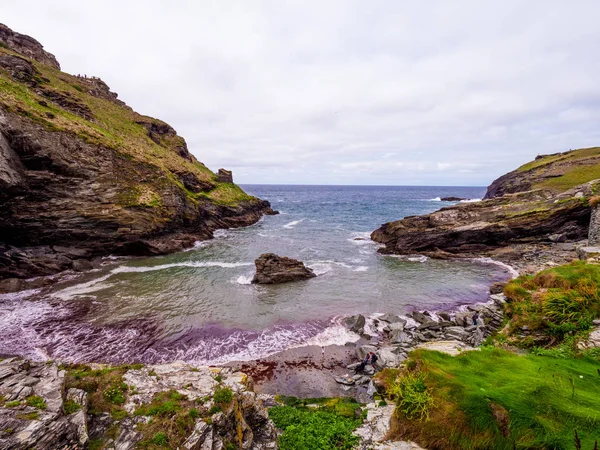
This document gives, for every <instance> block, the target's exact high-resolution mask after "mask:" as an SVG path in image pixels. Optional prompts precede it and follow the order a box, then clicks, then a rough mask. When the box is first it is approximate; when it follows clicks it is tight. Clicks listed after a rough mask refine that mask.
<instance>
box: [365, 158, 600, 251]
mask: <svg viewBox="0 0 600 450" xmlns="http://www.w3.org/2000/svg"><path fill="white" fill-rule="evenodd" d="M529 166H531V167H529ZM597 172H598V173H597ZM598 175H600V149H584V150H578V151H574V152H571V153H567V154H558V155H549V156H547V157H546V159H544V158H542V159H538V160H536V161H533V162H532V163H530V164H529V165H525V166H523V167H522V168H520V169H519V170H517V171H515V172H511V173H510V174H508V175H505V176H503V177H501V178H499V179H498V180H496V181H494V183H492V185H491V186H490V187H489V188H488V192H487V195H486V198H487V199H486V200H483V201H481V202H476V203H463V204H458V205H454V206H450V207H447V208H442V209H440V210H439V211H436V212H434V213H431V214H427V215H423V216H411V217H406V218H404V219H402V220H399V221H396V222H390V223H386V224H383V225H382V226H381V227H380V228H379V229H378V230H375V231H374V232H373V233H372V235H371V238H372V239H373V240H374V241H376V242H380V243H383V244H385V248H383V249H381V250H380V251H381V252H382V253H397V254H410V253H415V252H424V253H428V254H431V255H432V256H444V255H447V254H448V253H451V254H459V253H462V254H465V253H470V254H480V253H482V252H486V251H487V250H491V249H496V248H499V247H503V246H507V245H511V244H530V243H543V242H546V243H552V242H571V241H578V240H581V239H585V238H586V237H587V235H588V226H589V222H590V207H589V204H588V199H589V198H590V197H591V196H593V195H595V193H596V192H597V190H598V188H599V187H600V183H599V182H597V181H594V177H596V176H598ZM580 181H583V183H582V184H578V182H580ZM573 185H575V186H573Z"/></svg>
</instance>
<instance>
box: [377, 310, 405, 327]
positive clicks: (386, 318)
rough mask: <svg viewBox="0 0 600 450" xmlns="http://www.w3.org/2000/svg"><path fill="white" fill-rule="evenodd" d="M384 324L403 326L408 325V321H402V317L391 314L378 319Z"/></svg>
mask: <svg viewBox="0 0 600 450" xmlns="http://www.w3.org/2000/svg"><path fill="white" fill-rule="evenodd" d="M378 319H379V320H381V321H382V322H387V323H401V324H402V325H406V320H404V319H402V318H401V317H400V316H397V315H396V314H391V313H385V314H384V315H383V316H380V317H378Z"/></svg>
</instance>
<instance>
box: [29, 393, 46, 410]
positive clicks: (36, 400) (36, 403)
mask: <svg viewBox="0 0 600 450" xmlns="http://www.w3.org/2000/svg"><path fill="white" fill-rule="evenodd" d="M25 403H26V404H27V406H31V407H33V408H37V409H41V410H44V409H46V407H47V406H46V401H45V400H44V399H43V398H42V397H40V396H39V395H30V396H29V397H27V398H26V399H25Z"/></svg>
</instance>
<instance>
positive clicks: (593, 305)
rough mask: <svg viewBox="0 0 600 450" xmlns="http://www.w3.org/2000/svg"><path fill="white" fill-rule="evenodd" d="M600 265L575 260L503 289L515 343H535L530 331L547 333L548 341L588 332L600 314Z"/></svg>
mask: <svg viewBox="0 0 600 450" xmlns="http://www.w3.org/2000/svg"><path fill="white" fill-rule="evenodd" d="M599 283H600V265H596V264H588V263H586V262H583V261H577V262H573V263H571V264H566V265H563V266H559V267H555V268H552V269H546V270H543V271H541V272H539V273H537V274H535V275H529V276H520V277H518V278H516V279H515V280H512V281H511V282H510V283H508V284H507V285H506V287H505V288H504V294H505V295H506V297H507V300H508V301H507V303H506V304H505V312H506V313H507V315H508V317H509V318H510V324H509V334H510V337H511V341H512V342H513V343H516V344H519V345H522V346H533V345H534V342H533V341H532V340H531V339H528V337H527V336H525V337H521V333H522V331H523V330H524V329H525V330H526V331H527V334H529V333H530V332H537V333H540V334H542V335H546V336H548V340H547V341H548V342H547V343H549V344H554V343H561V342H564V341H565V339H566V338H567V337H569V336H578V335H581V334H582V333H585V332H587V331H589V330H590V329H591V327H592V325H593V320H594V319H596V318H598V317H600V289H599V286H600V284H599Z"/></svg>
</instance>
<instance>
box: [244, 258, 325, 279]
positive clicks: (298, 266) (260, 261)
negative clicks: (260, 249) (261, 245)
mask: <svg viewBox="0 0 600 450" xmlns="http://www.w3.org/2000/svg"><path fill="white" fill-rule="evenodd" d="M254 264H255V266H256V274H255V275H254V278H253V279H252V283H258V284H277V283H288V282H290V281H298V280H307V279H309V278H314V277H316V275H315V273H314V272H313V271H312V269H310V268H308V267H306V266H305V265H304V263H303V262H302V261H298V260H296V259H292V258H288V257H286V256H278V255H275V254H274V253H264V254H262V255H260V257H258V258H257V259H256V260H255V261H254Z"/></svg>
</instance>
